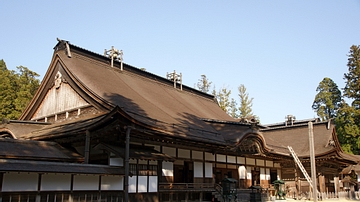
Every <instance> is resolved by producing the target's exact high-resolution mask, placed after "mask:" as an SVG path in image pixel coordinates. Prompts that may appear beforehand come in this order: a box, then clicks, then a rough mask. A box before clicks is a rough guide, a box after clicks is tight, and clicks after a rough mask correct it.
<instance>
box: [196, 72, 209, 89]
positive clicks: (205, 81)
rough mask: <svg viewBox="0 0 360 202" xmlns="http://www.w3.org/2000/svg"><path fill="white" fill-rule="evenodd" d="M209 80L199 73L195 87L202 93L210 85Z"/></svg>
mask: <svg viewBox="0 0 360 202" xmlns="http://www.w3.org/2000/svg"><path fill="white" fill-rule="evenodd" d="M211 83H212V82H211V81H209V79H208V78H206V75H204V74H203V75H201V79H199V81H198V83H197V88H198V89H199V90H200V91H201V92H204V93H208V92H209V90H210V87H211Z"/></svg>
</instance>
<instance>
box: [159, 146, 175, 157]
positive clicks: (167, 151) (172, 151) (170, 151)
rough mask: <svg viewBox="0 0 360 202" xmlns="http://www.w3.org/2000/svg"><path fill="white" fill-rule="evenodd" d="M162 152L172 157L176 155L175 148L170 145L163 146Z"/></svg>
mask: <svg viewBox="0 0 360 202" xmlns="http://www.w3.org/2000/svg"><path fill="white" fill-rule="evenodd" d="M162 153H164V154H167V155H169V156H172V157H176V149H175V148H170V147H163V151H162Z"/></svg>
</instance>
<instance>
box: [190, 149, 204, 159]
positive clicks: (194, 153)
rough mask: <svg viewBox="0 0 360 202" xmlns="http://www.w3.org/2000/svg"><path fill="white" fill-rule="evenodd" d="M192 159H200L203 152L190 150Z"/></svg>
mask: <svg viewBox="0 0 360 202" xmlns="http://www.w3.org/2000/svg"><path fill="white" fill-rule="evenodd" d="M192 159H197V160H202V159H203V152H199V151H192Z"/></svg>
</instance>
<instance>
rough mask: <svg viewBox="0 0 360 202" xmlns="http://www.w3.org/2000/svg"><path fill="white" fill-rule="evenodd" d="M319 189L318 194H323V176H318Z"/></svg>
mask: <svg viewBox="0 0 360 202" xmlns="http://www.w3.org/2000/svg"><path fill="white" fill-rule="evenodd" d="M319 187H320V193H325V192H326V190H325V176H323V175H320V176H319Z"/></svg>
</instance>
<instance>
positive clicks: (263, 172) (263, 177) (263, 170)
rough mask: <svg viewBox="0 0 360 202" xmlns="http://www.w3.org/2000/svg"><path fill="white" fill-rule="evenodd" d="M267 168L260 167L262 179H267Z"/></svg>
mask: <svg viewBox="0 0 360 202" xmlns="http://www.w3.org/2000/svg"><path fill="white" fill-rule="evenodd" d="M265 179H266V176H265V168H260V180H265Z"/></svg>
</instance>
